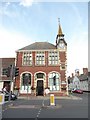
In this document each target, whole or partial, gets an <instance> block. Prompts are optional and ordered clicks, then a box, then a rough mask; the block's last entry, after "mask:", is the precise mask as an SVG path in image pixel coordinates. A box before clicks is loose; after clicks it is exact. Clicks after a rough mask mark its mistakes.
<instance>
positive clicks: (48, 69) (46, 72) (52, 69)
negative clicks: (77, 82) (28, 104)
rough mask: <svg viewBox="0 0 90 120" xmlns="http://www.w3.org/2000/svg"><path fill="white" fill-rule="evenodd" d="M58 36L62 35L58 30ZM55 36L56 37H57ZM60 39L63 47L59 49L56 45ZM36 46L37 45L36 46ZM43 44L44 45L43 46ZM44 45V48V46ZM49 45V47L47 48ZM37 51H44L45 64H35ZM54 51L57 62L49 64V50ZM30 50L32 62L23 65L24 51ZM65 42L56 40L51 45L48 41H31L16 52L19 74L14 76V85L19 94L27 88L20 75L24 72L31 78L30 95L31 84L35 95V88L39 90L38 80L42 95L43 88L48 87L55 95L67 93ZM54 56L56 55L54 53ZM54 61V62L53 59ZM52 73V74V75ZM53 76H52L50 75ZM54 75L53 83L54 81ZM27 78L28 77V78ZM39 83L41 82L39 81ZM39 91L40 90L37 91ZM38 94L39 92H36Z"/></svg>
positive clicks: (29, 90)
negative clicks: (55, 42) (54, 43)
mask: <svg viewBox="0 0 90 120" xmlns="http://www.w3.org/2000/svg"><path fill="white" fill-rule="evenodd" d="M58 37H62V34H60V31H59V33H58ZM58 37H57V39H59V38H58ZM60 41H64V43H65V48H64V49H61V48H59V47H58V45H59V44H60V43H59V42H60ZM37 46H38V47H37ZM43 46H44V47H43ZM45 46H46V48H45ZM49 46H50V48H49ZM37 51H39V52H40V51H44V55H45V56H44V58H45V59H44V60H45V64H42V65H36V55H37ZM51 51H52V52H53V51H54V52H55V51H56V53H57V54H58V63H57V64H51V65H50V64H49V60H50V57H51V56H49V53H50V52H51ZM29 52H31V55H32V64H31V65H23V61H24V59H25V58H24V53H29ZM66 52H67V44H66V42H65V40H64V39H63V40H62V39H61V40H57V45H53V44H50V43H45V42H42V43H39V42H38V43H33V44H31V45H29V46H26V47H24V48H22V49H20V50H18V51H17V52H16V56H17V57H16V66H17V67H19V76H18V77H17V78H16V87H18V88H19V92H20V94H27V89H26V88H25V86H26V85H25V84H24V83H23V81H24V78H23V77H22V76H23V75H24V74H25V73H28V74H30V76H31V78H30V80H31V84H30V85H29V84H28V86H30V88H28V93H29V94H31V95H32V90H31V87H32V86H33V87H34V88H35V90H34V95H36V93H37V90H36V89H38V91H39V87H38V88H36V87H37V86H38V81H39V82H40V81H43V85H42V86H40V87H43V89H42V91H43V94H42V95H44V90H45V88H47V87H49V88H50V93H54V94H55V95H67V94H68V92H67V91H68V88H67V80H66V69H67V53H66ZM54 57H57V56H55V55H54ZM54 62H56V61H55V60H54ZM39 73H40V74H42V75H43V77H42V78H41V77H40V78H38V74H39ZM53 75H54V76H53ZM51 76H53V77H51ZM54 77H55V83H53V82H52V81H54ZM28 79H29V78H28ZM39 84H41V83H39ZM39 92H40V91H39ZM38 95H39V94H38Z"/></svg>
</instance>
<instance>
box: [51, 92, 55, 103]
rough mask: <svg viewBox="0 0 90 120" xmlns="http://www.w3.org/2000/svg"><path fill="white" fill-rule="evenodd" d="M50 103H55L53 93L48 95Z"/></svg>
mask: <svg viewBox="0 0 90 120" xmlns="http://www.w3.org/2000/svg"><path fill="white" fill-rule="evenodd" d="M50 105H55V99H54V94H51V95H50Z"/></svg>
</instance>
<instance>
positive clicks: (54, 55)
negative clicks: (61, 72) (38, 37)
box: [48, 51, 59, 65]
mask: <svg viewBox="0 0 90 120" xmlns="http://www.w3.org/2000/svg"><path fill="white" fill-rule="evenodd" d="M58 56H59V55H58V52H57V51H50V52H49V54H48V57H49V61H48V63H49V65H57V64H58V61H59V58H58Z"/></svg>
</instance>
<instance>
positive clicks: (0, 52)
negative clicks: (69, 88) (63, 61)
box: [0, 0, 88, 73]
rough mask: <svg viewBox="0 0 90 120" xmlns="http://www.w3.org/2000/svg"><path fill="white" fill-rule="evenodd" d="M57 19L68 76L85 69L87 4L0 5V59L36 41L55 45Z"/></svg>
mask: <svg viewBox="0 0 90 120" xmlns="http://www.w3.org/2000/svg"><path fill="white" fill-rule="evenodd" d="M58 18H60V24H61V28H62V31H63V33H64V34H65V40H66V42H67V45H68V46H67V58H68V60H67V63H68V64H67V65H68V67H67V68H68V69H67V72H68V73H72V72H74V70H75V69H80V70H82V68H83V67H88V2H87V1H86V2H38V1H37V2H34V1H33V0H20V1H18V2H15V1H14V2H7V1H5V2H0V39H1V44H0V57H15V56H16V54H15V51H16V50H18V49H20V48H22V47H24V46H26V45H29V44H31V43H33V42H37V41H42V42H44V41H48V42H50V43H53V44H55V40H56V35H57V32H58Z"/></svg>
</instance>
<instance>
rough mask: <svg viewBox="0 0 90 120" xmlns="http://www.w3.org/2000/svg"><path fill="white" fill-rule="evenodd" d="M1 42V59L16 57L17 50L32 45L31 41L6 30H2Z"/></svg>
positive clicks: (0, 32)
mask: <svg viewBox="0 0 90 120" xmlns="http://www.w3.org/2000/svg"><path fill="white" fill-rule="evenodd" d="M0 40H1V43H0V57H15V56H16V53H15V51H16V50H18V49H20V48H22V47H24V46H26V45H29V44H31V39H29V38H27V37H25V36H24V35H21V34H18V33H14V32H11V31H10V32H9V31H7V30H5V29H0Z"/></svg>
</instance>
